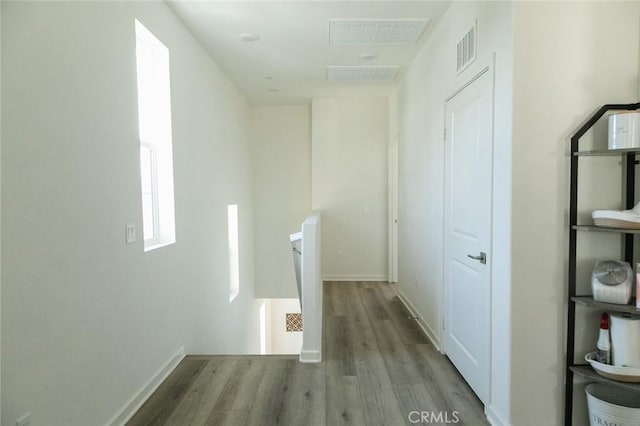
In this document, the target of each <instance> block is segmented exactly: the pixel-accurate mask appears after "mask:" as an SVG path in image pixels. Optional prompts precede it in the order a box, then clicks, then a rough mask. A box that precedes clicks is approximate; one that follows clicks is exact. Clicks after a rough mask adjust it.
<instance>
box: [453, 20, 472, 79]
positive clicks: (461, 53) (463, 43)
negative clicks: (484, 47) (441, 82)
mask: <svg viewBox="0 0 640 426" xmlns="http://www.w3.org/2000/svg"><path fill="white" fill-rule="evenodd" d="M457 51H458V52H457V55H456V70H457V71H458V74H460V73H461V72H462V71H464V70H465V69H466V68H467V67H468V66H469V64H470V63H471V62H473V61H474V60H475V59H476V52H477V38H476V26H475V25H474V26H473V27H471V29H470V30H469V31H468V32H467V33H466V34H465V35H464V37H462V40H460V41H459V42H458V47H457Z"/></svg>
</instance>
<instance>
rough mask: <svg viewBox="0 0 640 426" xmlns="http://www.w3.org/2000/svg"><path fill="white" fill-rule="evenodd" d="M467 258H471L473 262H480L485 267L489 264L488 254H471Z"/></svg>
mask: <svg viewBox="0 0 640 426" xmlns="http://www.w3.org/2000/svg"><path fill="white" fill-rule="evenodd" d="M467 257H470V258H471V259H473V260H479V261H480V263H482V264H483V265H486V264H487V253H485V252H483V251H481V252H480V255H479V256H472V255H470V254H468V255H467Z"/></svg>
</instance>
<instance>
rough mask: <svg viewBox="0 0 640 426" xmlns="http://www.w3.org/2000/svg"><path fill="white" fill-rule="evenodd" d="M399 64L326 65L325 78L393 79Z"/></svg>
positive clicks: (354, 80)
mask: <svg viewBox="0 0 640 426" xmlns="http://www.w3.org/2000/svg"><path fill="white" fill-rule="evenodd" d="M399 70H400V66H397V65H393V66H385V65H376V66H328V67H327V80H328V81H330V82H338V81H346V82H357V81H364V82H382V81H393V80H394V79H395V78H396V75H398V71H399Z"/></svg>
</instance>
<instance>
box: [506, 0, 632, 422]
mask: <svg viewBox="0 0 640 426" xmlns="http://www.w3.org/2000/svg"><path fill="white" fill-rule="evenodd" d="M639 26H640V4H638V3H635V2H624V3H622V2H620V3H618V2H612V1H606V2H605V1H602V2H575V3H574V2H543V3H537V2H536V3H526V2H525V3H520V2H516V3H515V5H514V93H513V100H514V115H513V192H512V196H513V213H512V214H513V216H512V217H513V222H512V224H513V234H512V247H513V252H512V312H513V317H514V322H513V329H512V339H513V342H512V372H513V373H512V374H513V377H512V422H513V424H517V425H525V424H534V423H535V424H540V425H543V424H547V425H552V424H560V423H561V422H562V413H563V375H564V372H563V365H564V360H563V355H564V333H563V324H564V321H565V302H566V301H565V299H566V296H565V291H566V290H565V286H566V279H567V259H568V255H567V252H568V227H567V223H568V212H567V211H568V205H569V200H568V197H569V157H568V156H567V153H568V152H569V137H570V135H571V134H572V133H573V132H575V131H576V130H577V129H578V128H579V127H580V125H581V124H582V123H583V121H584V120H586V119H587V118H588V117H589V116H590V115H591V114H592V113H593V112H594V111H595V110H596V109H597V108H598V107H599V106H602V105H603V104H605V103H629V102H636V101H637V93H638V50H639V48H640V46H639V39H640V31H639ZM605 126H606V121H605ZM600 143H601V144H602V143H604V145H601V146H606V139H604V138H602V139H601V140H600ZM605 160H606V159H605ZM581 164H582V163H581ZM614 167H616V168H617V166H616V165H615V164H614ZM608 172H612V173H614V174H615V173H616V171H615V169H611V170H609V171H605V172H602V171H601V172H599V173H598V174H597V176H599V177H597V179H598V180H601V179H604V177H605V176H606V175H607V174H608ZM591 184H592V186H591V188H597V190H596V191H594V192H592V193H598V194H597V196H602V195H606V194H600V193H603V192H606V190H605V189H604V188H603V187H601V185H600V183H599V182H591ZM593 185H595V186H593ZM581 188H584V187H581ZM587 194H589V191H588V190H586V189H585V190H584V191H581V195H582V196H587ZM617 194H619V192H617V193H616V194H615V195H617ZM600 200H601V201H600V202H602V198H600ZM585 238H586V237H584V236H583V237H581V239H580V241H582V242H586V239H585ZM583 313H584V312H583ZM592 327H593V328H595V327H597V322H593V323H592ZM592 344H594V343H593V342H592ZM532 354H535V355H534V356H533V355H532ZM582 355H584V353H582ZM576 392H582V390H576ZM582 396H584V393H582ZM579 414H582V419H581V420H580V418H579V419H578V421H577V423H576V424H586V411H584V409H583V411H582V412H581V413H579Z"/></svg>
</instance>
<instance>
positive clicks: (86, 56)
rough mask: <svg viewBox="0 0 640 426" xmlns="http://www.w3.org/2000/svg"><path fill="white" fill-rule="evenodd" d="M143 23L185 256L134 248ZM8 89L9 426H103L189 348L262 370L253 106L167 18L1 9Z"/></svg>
mask: <svg viewBox="0 0 640 426" xmlns="http://www.w3.org/2000/svg"><path fill="white" fill-rule="evenodd" d="M134 18H138V19H140V20H141V22H142V23H143V24H144V25H145V26H147V27H148V28H149V29H150V30H151V31H152V32H153V33H154V34H155V35H156V36H157V37H158V38H159V39H160V40H161V41H162V42H163V43H164V44H165V45H166V46H167V47H168V48H169V51H170V56H171V82H172V103H173V108H172V113H173V123H172V124H173V149H174V168H175V173H174V176H175V198H176V221H177V223H176V229H177V243H176V244H174V245H171V246H168V247H165V248H162V249H158V250H154V251H151V252H147V253H144V252H143V244H142V241H140V240H138V241H137V242H136V243H135V244H132V245H125V242H124V227H125V224H126V223H135V224H136V225H137V229H138V236H140V235H141V234H142V232H141V230H142V224H141V218H142V212H141V202H140V186H139V185H140V184H139V179H140V178H139V164H138V155H139V148H138V138H137V112H136V77H135V34H134ZM2 77H3V79H2V124H3V126H2V205H3V206H5V208H4V209H2V229H3V233H2V253H3V259H2V261H3V264H2V366H1V367H2V385H3V392H2V408H3V410H2V424H7V425H8V424H14V423H15V421H16V418H18V417H19V416H21V415H23V414H24V413H26V412H31V425H33V426H36V425H48V426H53V425H90V424H91V425H93V424H105V423H106V422H107V421H109V419H111V418H112V417H113V416H114V415H115V414H116V413H118V411H119V410H120V409H122V408H123V407H124V406H125V404H126V403H127V402H128V401H129V399H130V398H132V397H133V396H134V395H135V394H136V393H137V392H138V391H139V390H140V389H141V388H142V387H143V385H144V384H145V383H146V382H147V381H148V380H149V379H151V378H152V377H153V376H154V374H156V372H157V371H158V370H159V369H160V368H161V367H162V366H163V365H165V363H166V362H167V361H168V360H169V359H171V357H172V356H174V355H175V354H176V353H178V352H179V350H180V349H181V348H182V347H184V349H185V350H186V352H187V353H246V352H254V353H257V352H258V348H259V336H258V332H259V326H258V308H259V305H258V303H257V302H256V301H255V300H254V299H253V253H252V245H253V236H252V229H253V218H252V211H253V206H252V201H251V200H252V192H253V191H252V172H251V147H250V144H249V139H248V134H247V129H248V118H249V112H248V106H247V104H246V103H245V101H244V100H243V98H242V97H241V95H240V94H239V93H238V91H237V90H236V89H235V88H234V87H233V86H232V85H231V83H230V82H229V81H228V80H227V78H226V77H225V76H224V75H223V74H222V72H221V71H220V70H219V69H218V67H217V66H216V65H215V64H214V63H213V62H212V61H211V60H210V59H209V57H208V56H207V55H206V53H205V52H204V51H203V50H202V49H201V48H200V46H199V45H197V44H196V43H195V42H194V40H193V38H192V37H191V35H190V34H189V32H187V31H186V30H185V28H184V27H183V26H182V24H181V23H180V22H179V21H178V20H177V19H176V18H175V16H174V15H173V14H172V13H171V12H170V11H169V10H168V8H167V7H166V5H165V4H164V3H155V2H154V3H143V2H140V3H132V2H100V3H97V2H60V3H58V2H55V3H53V2H52V3H47V2H42V3H31V2H18V3H10V2H3V4H2ZM230 203H238V204H239V211H240V250H241V251H240V259H241V267H240V270H241V271H242V272H241V276H240V279H241V283H240V295H239V296H238V297H237V298H236V299H235V300H234V302H233V303H231V304H230V303H229V284H228V278H229V277H228V254H227V224H226V211H227V209H226V207H227V204H230ZM230 324H233V330H234V332H233V333H229V332H228V330H229V325H230Z"/></svg>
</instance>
